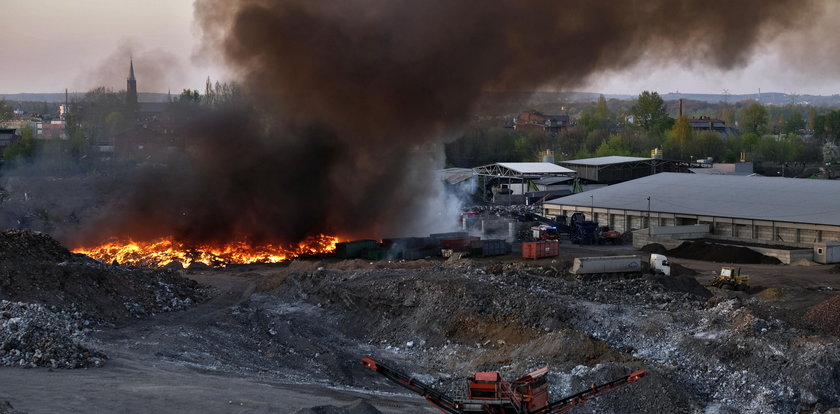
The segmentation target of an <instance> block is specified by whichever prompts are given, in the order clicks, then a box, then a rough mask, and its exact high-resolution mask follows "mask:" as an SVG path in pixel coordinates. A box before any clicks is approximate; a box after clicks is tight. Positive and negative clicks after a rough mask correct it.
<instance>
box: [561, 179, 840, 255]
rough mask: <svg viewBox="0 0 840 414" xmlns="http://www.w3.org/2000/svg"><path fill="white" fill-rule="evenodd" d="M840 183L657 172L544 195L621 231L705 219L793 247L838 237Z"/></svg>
mask: <svg viewBox="0 0 840 414" xmlns="http://www.w3.org/2000/svg"><path fill="white" fill-rule="evenodd" d="M838 205H840V183H838V182H836V181H827V180H801V179H794V178H775V177H752V176H748V177H741V176H726V175H695V174H679V173H661V174H656V175H652V176H649V177H644V178H640V179H637V180H633V181H628V182H625V183H621V184H616V185H613V186H609V187H606V188H601V189H598V190H593V191H589V192H585V193H578V194H575V195H571V196H568V197H563V198H559V199H555V200H552V201H549V202H546V203H545V205H544V210H545V213H546V214H549V215H570V214H571V213H573V212H578V211H579V212H584V213H586V214H588V215H591V216H592V217H594V220H595V221H597V222H598V223H599V224H601V225H604V226H610V227H611V228H615V229H616V230H618V231H628V230H637V229H642V228H647V227H649V226H653V227H657V226H685V225H695V224H706V225H708V226H709V232H710V233H711V234H712V235H715V236H720V237H722V238H729V239H733V240H744V241H754V242H760V243H767V244H780V245H786V246H795V247H812V246H813V245H814V244H816V243H821V242H831V241H840V210H838V207H837V206H838Z"/></svg>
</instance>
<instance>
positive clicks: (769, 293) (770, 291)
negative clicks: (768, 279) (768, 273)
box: [756, 288, 783, 300]
mask: <svg viewBox="0 0 840 414" xmlns="http://www.w3.org/2000/svg"><path fill="white" fill-rule="evenodd" d="M756 296H757V297H759V298H761V299H764V300H776V299H779V298H781V297H782V296H783V292H782V290H781V289H779V288H765V289H762V290H761V291H759V292H758V293H757V294H756Z"/></svg>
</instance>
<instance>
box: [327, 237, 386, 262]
mask: <svg viewBox="0 0 840 414" xmlns="http://www.w3.org/2000/svg"><path fill="white" fill-rule="evenodd" d="M375 247H377V242H376V240H354V241H349V242H341V243H337V244H336V245H335V255H336V257H338V258H339V259H355V258H358V257H362V254H363V253H364V251H365V250H366V249H373V248H375Z"/></svg>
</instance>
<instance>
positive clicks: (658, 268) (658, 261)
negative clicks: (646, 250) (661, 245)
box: [650, 253, 671, 276]
mask: <svg viewBox="0 0 840 414" xmlns="http://www.w3.org/2000/svg"><path fill="white" fill-rule="evenodd" d="M650 269H651V270H653V271H654V272H655V273H662V274H663V275H665V276H671V264H670V263H669V262H668V257H667V256H665V255H664V254H656V253H651V255H650Z"/></svg>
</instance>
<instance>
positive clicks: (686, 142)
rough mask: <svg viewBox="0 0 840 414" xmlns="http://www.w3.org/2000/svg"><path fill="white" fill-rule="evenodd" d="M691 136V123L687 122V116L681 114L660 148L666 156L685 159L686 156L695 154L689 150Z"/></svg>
mask: <svg viewBox="0 0 840 414" xmlns="http://www.w3.org/2000/svg"><path fill="white" fill-rule="evenodd" d="M692 138H693V133H692V131H691V124H689V122H688V118H687V117H685V116H681V117H679V118H678V119H677V121H676V122H675V123H674V126H673V127H672V128H671V130H670V131H668V134H667V136H666V138H665V142H664V143H663V145H662V146H663V148H662V149H663V151H665V153H666V154H668V157H674V158H677V159H680V160H685V159H686V157H687V156H690V155H695V154H693V153H691V152H690V150H691V145H692Z"/></svg>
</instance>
